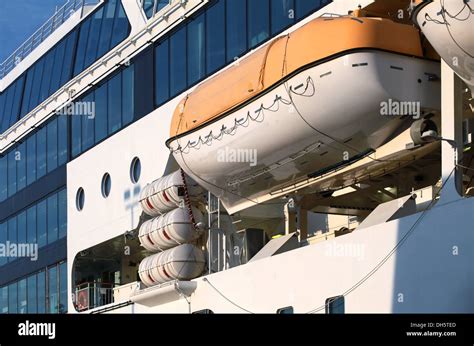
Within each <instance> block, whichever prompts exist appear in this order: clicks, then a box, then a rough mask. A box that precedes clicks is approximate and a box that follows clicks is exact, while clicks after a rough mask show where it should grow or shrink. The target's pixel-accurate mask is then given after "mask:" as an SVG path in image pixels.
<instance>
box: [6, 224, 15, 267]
mask: <svg viewBox="0 0 474 346" xmlns="http://www.w3.org/2000/svg"><path fill="white" fill-rule="evenodd" d="M16 221H17V220H16V217H12V218H10V219H9V220H8V221H7V227H8V233H7V239H8V241H9V242H10V243H13V244H16V243H17V242H18V238H17V222H16ZM15 259H16V258H14V257H10V258H9V259H8V260H9V262H11V261H14V260H15Z"/></svg>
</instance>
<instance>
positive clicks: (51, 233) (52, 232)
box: [47, 194, 59, 244]
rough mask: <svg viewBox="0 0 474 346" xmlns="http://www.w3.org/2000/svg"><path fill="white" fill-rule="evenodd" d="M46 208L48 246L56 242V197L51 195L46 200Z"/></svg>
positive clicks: (57, 228) (57, 229)
mask: <svg viewBox="0 0 474 346" xmlns="http://www.w3.org/2000/svg"><path fill="white" fill-rule="evenodd" d="M47 201H48V202H47V206H48V244H51V243H52V242H55V241H56V240H58V231H59V227H58V195H57V194H53V195H51V196H49V197H48V199H47Z"/></svg>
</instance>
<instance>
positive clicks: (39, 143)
mask: <svg viewBox="0 0 474 346" xmlns="http://www.w3.org/2000/svg"><path fill="white" fill-rule="evenodd" d="M45 174H46V128H45V127H43V128H42V129H40V130H39V131H38V132H37V133H36V178H37V179H38V178H41V177H42V176H43V175H45Z"/></svg>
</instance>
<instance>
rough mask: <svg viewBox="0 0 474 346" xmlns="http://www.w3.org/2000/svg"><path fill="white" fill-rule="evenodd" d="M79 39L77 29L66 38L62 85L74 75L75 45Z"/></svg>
mask: <svg viewBox="0 0 474 346" xmlns="http://www.w3.org/2000/svg"><path fill="white" fill-rule="evenodd" d="M76 40H77V30H74V31H73V32H71V33H70V34H69V36H68V37H67V39H66V48H65V50H64V61H63V68H62V71H61V83H60V84H61V85H64V84H66V82H67V81H69V80H70V79H71V77H72V71H73V66H72V65H73V61H74V55H75V54H74V53H75V49H74V48H75V46H76Z"/></svg>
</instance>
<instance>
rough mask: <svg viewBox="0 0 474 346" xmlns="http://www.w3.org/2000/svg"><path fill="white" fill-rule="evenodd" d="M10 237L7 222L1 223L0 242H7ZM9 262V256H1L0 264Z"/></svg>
mask: <svg viewBox="0 0 474 346" xmlns="http://www.w3.org/2000/svg"><path fill="white" fill-rule="evenodd" d="M7 239H8V236H7V223H6V222H3V223H0V244H6V242H7ZM5 264H7V258H6V257H5V256H0V266H3V265H5Z"/></svg>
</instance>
